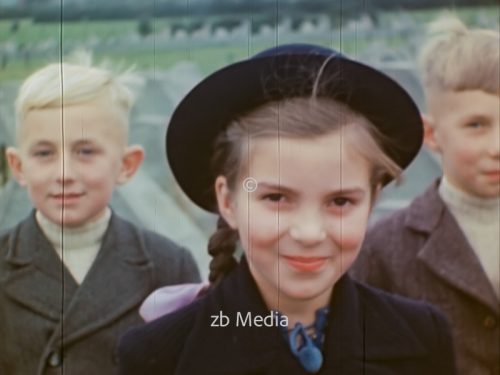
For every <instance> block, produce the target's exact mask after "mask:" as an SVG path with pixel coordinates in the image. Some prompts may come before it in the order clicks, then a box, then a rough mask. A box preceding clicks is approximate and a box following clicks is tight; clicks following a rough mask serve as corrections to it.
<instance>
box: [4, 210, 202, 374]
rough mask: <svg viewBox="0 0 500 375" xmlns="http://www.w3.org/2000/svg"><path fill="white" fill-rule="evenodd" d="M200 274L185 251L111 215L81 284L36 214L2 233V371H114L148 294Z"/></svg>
mask: <svg viewBox="0 0 500 375" xmlns="http://www.w3.org/2000/svg"><path fill="white" fill-rule="evenodd" d="M197 280H199V274H198V270H197V267H196V265H195V263H194V261H193V259H192V257H191V256H190V254H189V253H188V252H187V251H185V250H183V249H182V248H180V247H179V246H177V245H175V244H174V243H173V242H171V241H169V240H168V239H166V238H164V237H161V236H159V235H156V234H154V233H152V232H148V231H143V230H140V229H139V228H137V227H135V226H134V225H133V224H131V223H129V222H127V221H125V220H123V219H120V218H119V217H118V216H116V215H115V214H113V215H112V216H111V220H110V223H109V227H108V229H107V231H106V234H105V236H104V239H103V243H102V247H101V249H100V251H99V253H98V255H97V258H96V260H95V262H94V263H93V265H92V267H91V268H90V270H89V272H88V274H87V276H86V277H85V279H84V280H83V282H82V284H81V285H80V286H78V284H77V283H76V282H75V280H74V279H73V278H72V276H71V274H70V273H69V271H68V270H67V269H66V268H65V267H64V265H63V263H62V262H61V260H60V259H59V257H58V255H57V253H56V252H55V250H54V248H53V247H52V245H51V244H50V243H49V241H48V240H47V238H46V237H45V236H44V235H43V232H42V231H41V229H40V228H39V227H38V224H37V222H36V219H35V217H34V213H32V214H31V216H30V217H29V218H27V219H26V220H24V221H22V222H21V223H20V224H19V225H17V226H16V227H15V228H14V229H12V230H10V231H8V232H7V233H5V234H3V235H2V236H0V374H2V375H34V374H64V375H74V374H85V375H87V374H92V375H94V374H103V375H109V374H114V373H116V371H117V370H116V368H117V366H116V363H117V361H116V355H115V354H116V352H115V347H116V344H117V341H118V338H119V337H120V336H121V334H122V333H123V332H125V330H127V329H128V328H130V327H131V326H134V325H138V324H140V323H142V319H141V318H140V316H139V315H138V307H139V306H140V304H141V302H142V301H143V300H144V299H145V297H146V296H147V295H148V294H149V293H150V292H151V291H153V290H154V289H155V288H157V287H160V286H162V285H168V284H176V283H183V282H192V281H197Z"/></svg>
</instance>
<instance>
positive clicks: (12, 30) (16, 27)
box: [10, 20, 19, 34]
mask: <svg viewBox="0 0 500 375" xmlns="http://www.w3.org/2000/svg"><path fill="white" fill-rule="evenodd" d="M17 30H19V20H14V21H12V23H11V24H10V33H11V34H15V33H16V32H17Z"/></svg>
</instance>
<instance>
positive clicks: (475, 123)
mask: <svg viewBox="0 0 500 375" xmlns="http://www.w3.org/2000/svg"><path fill="white" fill-rule="evenodd" d="M465 126H466V127H467V128H470V129H481V128H482V127H484V123H483V122H482V121H471V122H469V123H467V124H466V125H465Z"/></svg>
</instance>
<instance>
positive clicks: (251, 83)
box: [166, 44, 423, 212]
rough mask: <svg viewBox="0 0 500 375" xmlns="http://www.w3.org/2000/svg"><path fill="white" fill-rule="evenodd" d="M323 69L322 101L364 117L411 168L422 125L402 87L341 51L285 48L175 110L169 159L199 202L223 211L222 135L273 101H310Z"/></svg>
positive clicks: (205, 85) (221, 78)
mask: <svg viewBox="0 0 500 375" xmlns="http://www.w3.org/2000/svg"><path fill="white" fill-rule="evenodd" d="M326 60H328V61H326ZM325 62H326V63H325ZM321 68H322V69H323V72H322V74H321V82H322V83H321V85H320V89H321V90H320V92H319V93H318V96H321V97H331V98H333V99H335V100H338V101H340V102H343V103H345V104H347V105H348V106H349V107H350V108H351V109H353V110H354V111H356V112H359V113H361V114H363V115H364V116H365V117H366V118H367V119H369V120H370V121H371V122H372V123H373V124H374V125H375V126H376V127H377V128H378V130H379V131H380V132H381V133H382V135H383V136H384V138H385V140H384V141H383V142H382V144H381V146H382V149H383V150H384V152H385V153H386V154H387V155H388V156H389V157H390V158H391V159H392V160H394V161H395V162H396V163H397V164H398V165H399V166H400V167H401V168H403V169H404V168H406V167H407V166H408V165H409V164H410V162H411V161H412V160H413V159H414V157H415V156H416V155H417V153H418V151H419V149H420V147H421V145H422V138H423V125H422V121H421V118H420V113H419V110H418V108H417V106H416V105H415V103H414V102H413V100H412V99H411V97H410V96H409V95H408V93H407V92H406V91H405V90H404V89H403V88H402V87H401V86H400V85H399V84H397V83H396V82H395V81H394V80H392V79H391V78H389V77H388V76H386V75H385V74H383V73H381V72H379V71H378V70H375V69H374V68H371V67H369V66H367V65H364V64H361V63H359V62H356V61H353V60H351V59H349V58H347V57H345V56H343V55H341V54H340V53H338V52H337V51H334V50H331V49H328V48H324V47H320V46H316V45H309V44H289V45H283V46H279V47H274V48H270V49H268V50H265V51H263V52H261V53H259V54H257V55H255V56H253V57H251V58H249V59H248V60H244V61H241V62H237V63H234V64H231V65H229V66H226V67H225V68H222V69H220V70H218V71H216V72H215V73H213V74H211V75H210V76H208V77H207V78H205V79H204V80H202V81H201V82H200V83H199V84H198V85H197V86H195V87H194V88H193V89H192V90H191V91H190V92H189V93H188V94H187V95H186V96H185V97H184V99H183V100H182V101H181V102H180V104H179V105H178V106H177V108H176V109H175V111H174V113H173V115H172V117H171V119H170V124H169V126H168V130H167V137H166V150H167V158H168V161H169V163H170V167H171V169H172V172H173V174H174V176H175V178H176V179H177V182H178V183H179V185H180V187H181V188H182V190H183V191H184V192H185V193H186V194H187V196H188V197H189V198H190V199H191V200H192V201H193V202H194V203H196V204H197V205H198V206H200V207H202V208H204V209H206V210H208V211H212V212H216V211H217V206H216V199H215V194H214V182H215V178H216V177H217V176H214V175H213V172H212V169H211V158H212V153H213V145H214V141H215V139H216V137H217V136H218V135H219V133H220V132H221V131H223V130H224V129H225V128H226V126H227V125H228V124H229V123H230V122H231V121H232V120H233V119H235V118H236V117H239V116H241V115H242V114H244V113H246V112H249V111H251V110H252V109H255V108H257V107H259V106H260V105H262V104H264V103H266V102H269V101H272V100H280V99H283V98H290V97H298V96H304V97H307V96H311V93H312V88H313V86H314V82H315V79H316V77H317V73H318V72H319V70H320V69H321ZM387 182H388V181H387Z"/></svg>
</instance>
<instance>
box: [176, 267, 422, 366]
mask: <svg viewBox="0 0 500 375" xmlns="http://www.w3.org/2000/svg"><path fill="white" fill-rule="evenodd" d="M379 307H381V308H379ZM221 311H222V312H223V314H224V315H226V316H228V317H229V318H230V322H231V323H230V324H229V325H228V326H227V327H210V323H211V319H210V317H211V316H212V315H219V314H220V312H221ZM238 312H240V314H243V315H245V314H247V313H250V314H251V315H252V316H256V315H262V316H264V315H265V316H267V315H268V314H269V311H268V310H267V308H266V306H265V304H264V301H263V300H262V297H261V295H260V293H259V292H258V289H257V286H256V284H255V282H254V280H253V278H252V276H251V274H250V271H249V268H248V264H247V263H246V261H245V260H244V259H243V260H242V264H241V265H240V266H238V267H237V269H236V270H235V271H234V272H233V273H232V274H230V275H229V276H227V277H226V278H225V279H224V280H223V282H222V283H221V284H220V285H219V286H218V287H217V288H216V289H215V290H214V291H213V292H212V293H210V294H209V295H207V296H206V297H205V301H204V303H202V304H201V308H200V311H199V314H198V315H197V319H196V322H195V324H194V326H193V328H192V330H191V332H190V335H189V338H188V339H187V342H186V344H185V346H184V349H185V350H184V353H185V354H184V355H183V357H181V359H180V361H179V364H180V365H179V367H178V369H177V371H178V372H177V373H178V374H201V373H203V374H250V373H252V374H254V373H261V372H265V373H266V374H284V373H293V374H307V372H306V371H305V370H304V369H303V368H302V366H301V365H300V364H299V362H298V361H297V360H296V359H295V358H294V357H293V355H292V353H291V351H290V349H289V348H288V346H287V344H286V342H285V340H284V338H283V336H282V334H281V332H280V330H279V328H277V327H241V326H240V327H236V324H235V320H233V319H236V318H235V316H236V314H237V313H238ZM330 314H331V318H330V319H329V325H328V326H327V331H326V340H325V346H324V351H323V353H324V358H325V359H324V365H323V367H322V370H321V372H320V373H324V374H329V373H337V372H339V371H342V372H341V373H345V371H351V370H353V369H356V371H358V372H359V371H361V367H359V366H362V363H363V361H370V360H384V359H392V358H401V357H408V356H416V355H417V356H419V355H426V354H427V353H426V350H425V349H424V347H423V346H422V345H421V343H420V342H419V341H418V340H417V339H416V338H415V335H414V333H413V332H412V330H411V328H410V327H409V326H408V325H407V323H406V322H404V321H402V320H401V319H400V318H399V317H398V316H397V315H395V314H394V312H393V310H392V309H390V308H387V307H385V306H384V304H383V303H380V302H377V300H375V303H374V304H373V305H372V306H371V307H369V308H365V306H364V303H363V301H362V300H360V294H359V291H358V286H357V284H355V283H354V282H353V281H352V280H351V279H350V278H349V276H347V275H344V276H343V277H342V278H341V279H340V280H339V281H338V282H337V284H336V285H335V288H334V292H333V295H332V298H331V303H330ZM381 317H383V318H381ZM384 322H388V323H387V325H386V324H385V323H384ZM395 325H397V329H396V330H395V329H394V327H395ZM367 327H369V328H367ZM366 329H368V330H366ZM366 332H370V334H369V335H366V334H365V333H366ZM394 332H397V333H394ZM201 337H203V339H200V338H201ZM193 358H196V359H197V360H196V361H194V360H193ZM207 369H209V370H207ZM207 371H209V372H207Z"/></svg>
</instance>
